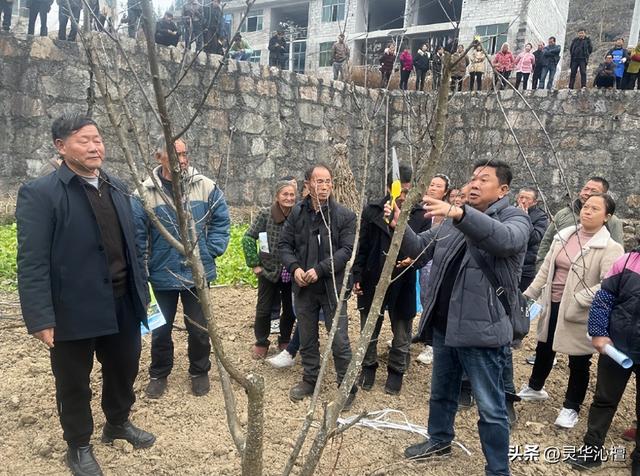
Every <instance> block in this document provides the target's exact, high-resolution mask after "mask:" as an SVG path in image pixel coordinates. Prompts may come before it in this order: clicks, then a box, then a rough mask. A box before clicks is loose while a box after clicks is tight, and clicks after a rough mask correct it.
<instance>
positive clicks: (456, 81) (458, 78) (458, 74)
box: [450, 45, 469, 92]
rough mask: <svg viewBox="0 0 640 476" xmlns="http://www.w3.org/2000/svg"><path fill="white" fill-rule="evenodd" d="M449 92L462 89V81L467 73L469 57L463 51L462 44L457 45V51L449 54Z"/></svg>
mask: <svg viewBox="0 0 640 476" xmlns="http://www.w3.org/2000/svg"><path fill="white" fill-rule="evenodd" d="M451 65H452V66H451V84H450V88H451V92H454V91H455V90H456V89H457V90H458V91H462V82H463V81H464V77H465V75H466V74H467V66H469V58H468V56H467V55H465V53H464V45H458V49H457V51H456V52H455V53H454V54H452V55H451Z"/></svg>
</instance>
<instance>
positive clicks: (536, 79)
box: [531, 66, 542, 89]
mask: <svg viewBox="0 0 640 476" xmlns="http://www.w3.org/2000/svg"><path fill="white" fill-rule="evenodd" d="M541 75H542V66H536V67H535V68H533V76H532V79H531V89H538V82H539V81H540V76H541Z"/></svg>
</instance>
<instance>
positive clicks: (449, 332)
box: [390, 161, 531, 475]
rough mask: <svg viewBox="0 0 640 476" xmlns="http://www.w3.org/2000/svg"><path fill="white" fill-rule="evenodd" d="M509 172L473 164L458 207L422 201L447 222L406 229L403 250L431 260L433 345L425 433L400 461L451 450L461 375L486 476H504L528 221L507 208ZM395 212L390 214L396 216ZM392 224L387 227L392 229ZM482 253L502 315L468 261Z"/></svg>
mask: <svg viewBox="0 0 640 476" xmlns="http://www.w3.org/2000/svg"><path fill="white" fill-rule="evenodd" d="M511 179H512V173H511V169H510V167H509V165H508V164H506V163H505V162H501V161H492V162H490V163H488V164H487V163H486V162H480V163H477V164H475V166H474V171H473V177H472V178H471V181H470V183H469V194H468V202H467V204H466V205H463V206H462V207H456V206H454V205H450V204H449V203H446V202H442V201H439V200H434V199H431V198H428V199H427V201H426V206H425V208H426V210H427V213H428V215H427V216H434V217H445V218H447V219H446V220H445V221H444V222H443V224H442V225H441V226H439V227H434V228H432V229H430V230H429V231H426V232H424V233H421V234H420V235H416V234H415V233H413V231H411V230H410V229H408V228H407V231H406V233H405V236H404V239H403V242H402V248H401V250H402V252H404V253H406V254H407V255H409V256H417V255H418V254H419V253H420V252H421V251H422V250H423V249H425V253H424V259H433V265H432V268H431V274H430V276H429V283H428V288H429V290H430V293H429V295H428V298H427V302H426V303H425V308H424V311H423V314H422V319H421V320H420V325H419V330H418V332H419V334H420V336H421V337H422V338H423V339H424V340H431V341H432V345H433V370H432V379H431V398H430V400H429V423H428V428H429V436H430V438H429V439H428V440H426V441H425V442H423V443H419V444H416V445H413V446H410V447H409V448H407V449H406V450H405V456H406V457H407V458H412V459H415V458H429V457H431V456H439V455H445V454H449V453H451V442H452V441H453V438H454V428H453V423H454V420H455V415H456V411H457V408H458V395H459V393H460V384H461V379H462V374H463V372H464V373H466V374H467V375H468V377H469V381H470V383H471V387H472V389H473V393H474V396H475V398H476V400H477V402H478V413H479V415H480V419H479V421H478V432H479V434H480V441H481V443H482V450H483V452H484V456H485V459H486V466H485V471H486V474H488V475H508V474H509V423H508V417H507V409H506V405H505V397H504V382H503V380H502V373H503V369H504V366H505V359H506V357H507V347H508V346H509V344H510V343H511V341H512V339H513V327H512V325H511V320H510V318H509V315H514V314H515V313H516V312H517V306H518V299H517V297H518V295H517V293H518V282H519V280H520V273H521V271H522V263H523V261H524V256H525V253H526V250H527V242H528V240H529V234H530V232H531V222H530V221H529V217H528V216H527V215H526V214H525V213H524V212H523V211H522V210H520V209H518V208H515V207H513V206H510V205H509V200H508V197H507V195H508V193H509V186H510V184H511ZM397 215H398V214H397V213H396V216H397ZM394 222H395V219H394V220H393V221H392V222H391V224H390V226H395V224H394ZM474 255H476V256H481V257H482V258H483V261H485V262H486V263H487V265H488V267H489V268H490V269H492V270H493V272H494V273H495V275H496V277H497V280H498V282H499V284H500V285H501V288H502V289H503V292H505V293H507V297H508V302H509V304H510V306H509V307H510V309H509V312H507V311H506V310H505V309H504V308H503V307H502V304H501V302H500V300H499V298H498V295H497V292H496V289H494V288H493V286H492V285H491V284H490V282H489V280H488V279H487V277H486V275H485V273H484V272H483V270H482V268H481V267H480V266H479V264H478V262H477V261H476V259H475V258H474Z"/></svg>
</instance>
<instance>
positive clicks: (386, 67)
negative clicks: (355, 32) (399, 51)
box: [379, 43, 396, 88]
mask: <svg viewBox="0 0 640 476" xmlns="http://www.w3.org/2000/svg"><path fill="white" fill-rule="evenodd" d="M379 62H380V73H381V74H382V84H381V86H380V87H382V88H387V87H389V80H390V79H391V75H392V74H393V66H394V64H395V62H396V45H395V44H393V43H391V44H389V46H388V47H387V48H385V49H384V54H383V55H382V56H381V57H380V60H379Z"/></svg>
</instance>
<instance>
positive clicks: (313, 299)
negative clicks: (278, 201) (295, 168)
mask: <svg viewBox="0 0 640 476" xmlns="http://www.w3.org/2000/svg"><path fill="white" fill-rule="evenodd" d="M305 185H306V186H307V188H308V190H309V194H308V195H307V196H306V197H305V198H304V199H303V200H302V201H300V202H299V203H297V204H296V205H295V206H294V207H293V209H292V210H291V212H290V213H289V216H288V218H287V221H286V222H285V224H284V227H283V228H282V232H281V233H280V241H279V244H278V250H279V252H280V259H281V260H282V264H283V265H284V267H285V268H286V269H287V271H289V273H291V275H292V276H293V279H294V286H293V292H294V294H295V308H296V317H297V318H298V330H299V332H300V355H301V357H302V366H303V377H302V381H301V382H300V383H298V384H296V385H295V386H293V387H292V388H291V389H290V391H289V398H290V399H291V400H293V401H300V400H302V399H304V398H305V397H307V396H309V395H311V394H312V393H313V390H314V388H315V385H316V383H317V379H318V373H319V370H320V350H319V337H318V322H319V313H320V309H322V310H323V312H324V316H325V326H326V328H327V330H329V329H330V328H331V325H332V322H333V319H339V323H338V331H337V333H336V335H335V338H334V341H333V345H332V351H333V360H334V364H335V367H336V376H337V381H338V385H340V384H341V383H342V380H343V378H344V375H345V372H346V370H347V367H348V365H349V362H350V361H351V345H350V343H349V334H348V320H347V311H346V303H344V302H340V303H338V302H337V296H336V293H338V295H339V293H340V289H341V287H342V283H343V280H344V272H345V267H346V264H347V262H348V261H349V259H350V258H351V254H352V251H353V245H354V240H355V226H356V217H355V214H354V213H353V212H352V211H350V210H348V209H347V208H345V207H343V206H342V205H340V204H338V203H337V202H336V201H335V200H334V198H333V196H332V195H331V194H332V191H333V181H332V174H331V170H330V168H329V167H328V166H326V165H321V164H316V165H314V166H312V167H310V168H309V169H308V170H307V171H306V172H305ZM355 390H356V389H355V386H354V388H353V389H351V392H352V393H351V394H350V397H349V400H348V401H347V403H346V404H345V407H347V408H348V407H349V406H350V405H351V403H352V402H353V399H354V397H355Z"/></svg>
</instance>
